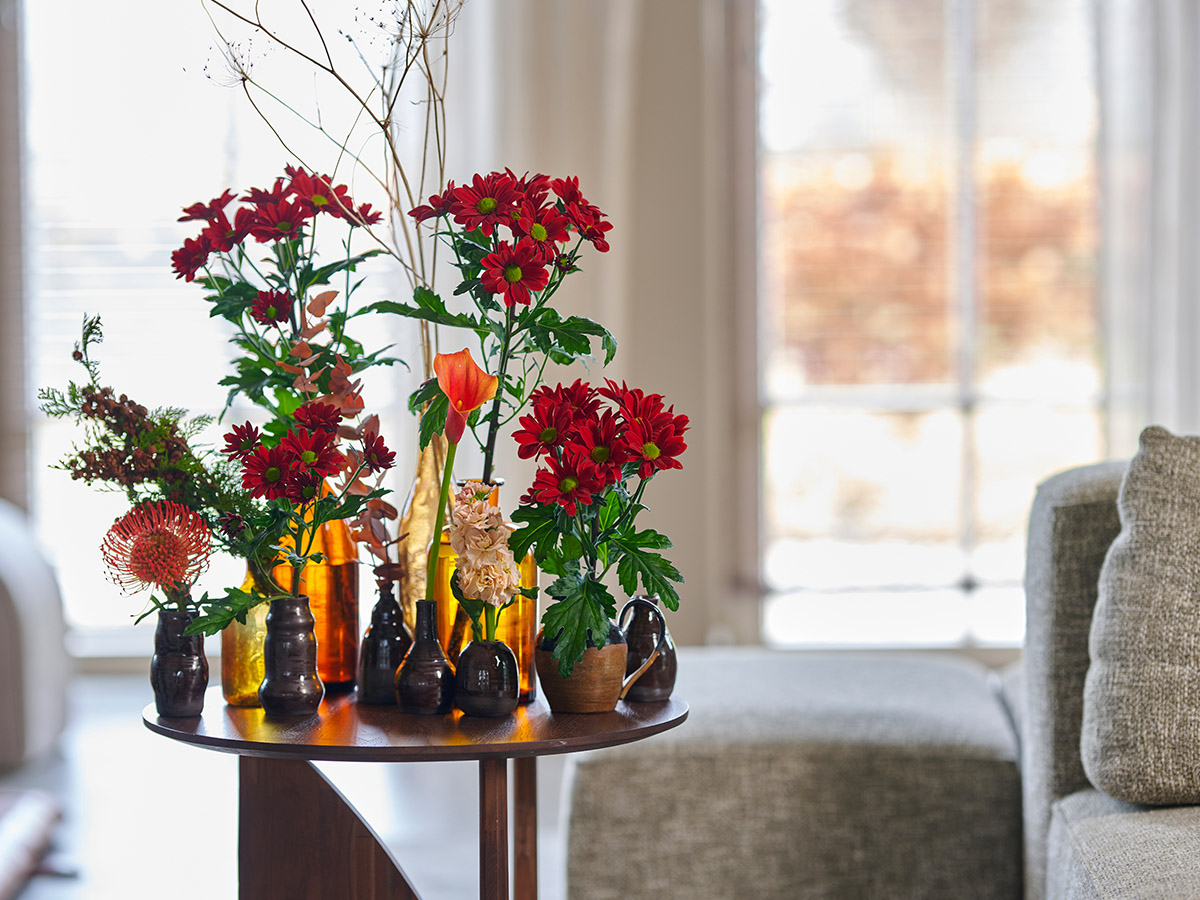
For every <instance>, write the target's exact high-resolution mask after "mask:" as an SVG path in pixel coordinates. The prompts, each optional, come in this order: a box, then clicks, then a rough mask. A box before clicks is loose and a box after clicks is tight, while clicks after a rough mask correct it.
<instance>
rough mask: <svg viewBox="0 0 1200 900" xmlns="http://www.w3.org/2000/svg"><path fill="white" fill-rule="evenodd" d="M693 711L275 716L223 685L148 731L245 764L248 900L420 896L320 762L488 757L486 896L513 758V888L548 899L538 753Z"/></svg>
mask: <svg viewBox="0 0 1200 900" xmlns="http://www.w3.org/2000/svg"><path fill="white" fill-rule="evenodd" d="M687 714H688V706H687V703H685V702H684V701H683V700H680V699H678V698H675V697H672V698H671V699H669V700H665V701H662V702H660V703H626V702H620V703H618V704H617V708H616V710H614V711H613V712H610V713H598V714H591V715H561V714H559V715H556V714H554V713H551V712H550V709H549V707H547V706H546V704H545V702H544V701H543V700H541V699H540V698H539V699H538V700H535V701H534V702H533V703H531V704H529V705H528V706H520V707H518V708H517V711H516V712H515V713H514V714H513V715H511V716H506V717H503V718H497V719H490V718H473V717H469V716H466V717H464V716H463V715H462V714H461V713H459V712H458V711H457V710H456V711H454V712H453V713H451V714H449V715H445V716H413V715H405V714H404V713H401V712H399V711H397V710H396V708H395V707H388V706H359V705H358V704H357V703H356V702H355V701H354V694H353V693H349V694H340V695H338V694H335V695H333V696H332V697H326V699H325V701H324V702H323V703H322V704H321V708H320V709H319V710H318V711H317V714H316V715H313V716H309V717H307V718H299V719H267V718H265V717H264V716H263V711H262V710H261V709H243V708H239V707H235V706H227V705H226V704H225V701H224V698H223V697H222V696H221V689H220V688H219V687H214V688H210V689H209V691H208V693H207V695H206V696H205V703H204V712H203V713H202V714H201V715H199V716H196V717H194V718H189V719H172V718H160V717H159V715H158V713H157V712H156V711H155V709H154V704H153V703H152V704H150V705H149V706H147V707H146V708H145V710H143V712H142V720H143V722H144V723H145V725H146V727H147V728H149V729H150V730H151V731H155V732H157V733H159V734H161V735H165V736H166V737H169V738H172V739H174V740H177V741H183V742H185V743H188V744H195V745H197V746H200V747H205V748H207V749H209V750H217V751H220V752H223V753H235V754H237V755H238V756H239V757H240V759H239V761H238V765H239V768H238V773H239V775H238V786H239V798H238V885H239V888H238V890H239V896H240V897H241V898H242V900H251V898H253V900H302V898H314V900H316V898H321V900H327V898H332V897H339V898H341V897H344V898H348V900H349V898H353V900H419V897H418V894H417V892H416V891H415V890H414V889H413V886H412V885H411V884H410V883H409V881H408V878H407V876H406V875H405V874H404V871H403V869H401V867H400V865H399V863H398V862H397V861H396V860H395V859H394V858H393V857H392V855H391V853H390V852H389V851H388V849H387V848H386V847H384V846H383V844H382V843H381V842H380V841H379V838H378V836H377V835H376V834H375V832H374V831H373V830H372V829H371V827H370V826H369V825H368V824H367V823H366V822H365V821H364V820H363V819H362V817H361V816H360V815H359V814H358V811H357V810H356V809H355V808H354V807H353V806H352V805H351V804H350V803H349V802H348V801H347V800H346V799H345V798H344V797H343V796H342V795H341V793H340V792H339V791H338V790H337V788H336V787H334V786H333V784H331V783H330V782H329V781H328V780H327V779H326V778H325V776H324V775H323V774H321V772H320V771H319V770H318V769H316V768H315V767H314V766H313V765H311V763H312V762H313V761H314V760H338V761H356V762H413V761H423V762H430V761H436V760H468V759H471V760H478V761H479V816H480V818H479V896H480V898H481V900H508V896H509V890H508V889H509V872H508V761H509V760H510V759H511V760H513V795H514V817H513V820H514V854H515V860H514V894H515V897H516V898H517V900H535V898H536V897H537V768H536V766H537V757H539V756H544V755H548V754H552V753H574V752H577V751H580V750H594V749H596V748H599V747H611V746H615V745H617V744H626V743H629V742H631V741H638V740H641V739H643V738H647V737H650V736H651V735H654V734H658V733H659V732H661V731H666V730H668V729H670V728H674V727H675V726H677V725H679V724H681V723H682V722H683V721H684V719H686V718H687Z"/></svg>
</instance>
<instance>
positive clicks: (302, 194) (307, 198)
mask: <svg viewBox="0 0 1200 900" xmlns="http://www.w3.org/2000/svg"><path fill="white" fill-rule="evenodd" d="M288 171H289V172H290V173H291V176H292V184H291V189H292V195H293V196H294V197H295V198H296V202H297V203H298V204H300V206H302V207H303V208H304V209H305V210H307V211H308V212H310V213H311V214H312V215H316V214H317V213H328V214H329V215H331V216H334V217H335V218H338V219H340V218H343V217H344V216H345V215H346V214H347V213H349V212H353V210H354V201H353V200H351V199H350V188H348V187H346V185H344V184H338V185H335V184H333V182H332V180H331V179H330V177H329V176H328V175H310V174H309V173H308V172H305V171H304V170H303V169H289V170H288Z"/></svg>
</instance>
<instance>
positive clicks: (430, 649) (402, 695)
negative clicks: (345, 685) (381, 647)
mask: <svg viewBox="0 0 1200 900" xmlns="http://www.w3.org/2000/svg"><path fill="white" fill-rule="evenodd" d="M435 606H436V604H435V603H434V602H433V601H432V600H418V601H417V633H416V636H415V637H414V638H413V643H412V646H411V647H409V648H408V653H406V654H405V655H404V662H402V663H400V668H399V669H397V670H396V705H397V706H399V707H400V711H401V712H406V713H416V714H417V715H429V716H432V715H444V714H445V713H448V712H450V707H451V706H452V704H453V702H454V667H453V666H451V665H450V661H449V660H448V659H446V654H445V653H444V652H442V645H441V644H440V643H439V642H438V636H437V622H436V621H435V620H434V615H435V610H434V607H435Z"/></svg>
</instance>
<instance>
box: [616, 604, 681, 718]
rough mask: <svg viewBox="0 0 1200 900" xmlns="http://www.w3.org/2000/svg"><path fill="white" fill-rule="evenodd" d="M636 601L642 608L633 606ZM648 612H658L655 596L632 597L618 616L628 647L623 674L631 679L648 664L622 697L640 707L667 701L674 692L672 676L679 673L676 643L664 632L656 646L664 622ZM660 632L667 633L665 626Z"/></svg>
mask: <svg viewBox="0 0 1200 900" xmlns="http://www.w3.org/2000/svg"><path fill="white" fill-rule="evenodd" d="M638 600H640V601H642V604H638V603H636V602H635V601H638ZM643 604H653V606H646V605H643ZM651 611H653V612H658V597H657V596H652V597H635V598H634V599H633V600H630V601H629V602H628V603H626V604H625V607H624V608H623V609H622V610H621V614H620V615H619V616H617V622H618V623H619V624H620V626H621V628H622V629H623V630H624V631H625V643H626V644H627V645H628V647H629V657H628V659H627V660H626V663H625V673H626V674H627V675H631V674H633V673H634V672H636V671H637V670H638V669H639V668H641V667H642V666H645V665H647V663H649V666H648V667H647V668H646V670H645V671H644V672H643V673H642V675H641V677H640V678H638V680H637V682H636V683H635V684H631V685H630V686H629V688H628V690H627V691H626V694H625V697H626V699H627V700H633V701H635V702H639V703H650V702H655V701H658V700H666V699H667V698H669V697H670V696H671V691H673V690H674V689H675V674H676V672H677V671H678V669H679V662H678V659H677V657H676V654H675V641H674V640H673V639H672V638H671V634H670V632H666V638H665V639H664V640H663V641H662V642H661V644H660V643H659V635H658V630H659V623H660V622H662V621H663V619H662V616H661V615H660V616H659V617H658V619H657V620H656V619H655V617H654V616H652V615H651ZM627 618H628V619H630V621H629V622H628V623H626V621H625V620H626V619H627ZM663 631H666V626H665V625H663ZM655 654H657V655H658V658H657V659H655V658H654V655H655Z"/></svg>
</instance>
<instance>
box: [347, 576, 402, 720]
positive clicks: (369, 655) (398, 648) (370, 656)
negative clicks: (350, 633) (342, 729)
mask: <svg viewBox="0 0 1200 900" xmlns="http://www.w3.org/2000/svg"><path fill="white" fill-rule="evenodd" d="M412 642H413V639H412V635H411V634H409V631H408V627H407V626H406V625H405V624H404V615H403V613H402V612H401V611H400V604H399V603H397V602H396V597H395V595H394V594H393V592H392V582H391V581H380V582H379V600H378V601H377V602H376V603H375V608H374V609H373V610H371V624H370V626H368V628H367V631H366V633H365V634H364V635H363V639H362V646H361V647H360V649H359V653H358V702H359V703H374V704H379V705H381V706H395V705H396V669H398V668H400V662H401V661H402V660H403V659H404V654H405V653H407V652H408V648H409V647H410V646H412Z"/></svg>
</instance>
